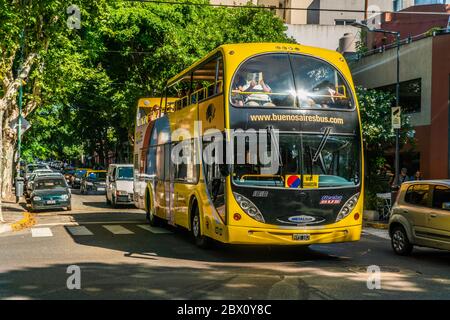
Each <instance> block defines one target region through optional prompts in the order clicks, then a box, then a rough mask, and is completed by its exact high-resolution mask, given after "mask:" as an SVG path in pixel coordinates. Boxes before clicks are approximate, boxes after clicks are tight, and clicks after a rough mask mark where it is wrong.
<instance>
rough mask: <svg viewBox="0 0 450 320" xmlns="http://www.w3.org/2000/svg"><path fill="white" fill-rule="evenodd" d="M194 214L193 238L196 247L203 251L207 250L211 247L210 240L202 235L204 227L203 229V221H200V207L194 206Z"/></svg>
mask: <svg viewBox="0 0 450 320" xmlns="http://www.w3.org/2000/svg"><path fill="white" fill-rule="evenodd" d="M194 205H195V207H194V212H193V213H194V214H193V215H192V221H191V232H192V236H193V238H194V242H195V245H196V246H197V247H199V248H202V249H207V248H209V246H210V244H211V243H210V242H211V241H210V239H209V238H208V237H207V236H205V235H202V229H201V228H202V227H201V225H202V224H201V220H200V210H199V209H198V205H196V204H194Z"/></svg>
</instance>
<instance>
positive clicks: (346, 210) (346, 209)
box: [336, 193, 359, 222]
mask: <svg viewBox="0 0 450 320" xmlns="http://www.w3.org/2000/svg"><path fill="white" fill-rule="evenodd" d="M358 198H359V193H357V194H355V195H353V196H351V197H350V199H348V200H347V202H345V204H344V206H343V207H342V208H341V211H339V214H338V215H337V218H336V222H338V221H340V220H342V219H344V218H345V217H346V216H348V215H349V214H350V212H352V210H353V208H355V206H356V204H357V203H358Z"/></svg>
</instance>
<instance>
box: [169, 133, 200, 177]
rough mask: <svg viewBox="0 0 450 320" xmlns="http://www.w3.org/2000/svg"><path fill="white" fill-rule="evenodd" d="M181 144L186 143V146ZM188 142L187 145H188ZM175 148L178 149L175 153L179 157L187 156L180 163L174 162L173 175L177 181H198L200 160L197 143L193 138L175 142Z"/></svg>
mask: <svg viewBox="0 0 450 320" xmlns="http://www.w3.org/2000/svg"><path fill="white" fill-rule="evenodd" d="M179 144H185V146H184V147H182V146H180V145H179ZM186 144H187V145H186ZM173 148H174V149H175V150H177V151H176V152H175V154H174V156H175V157H177V158H178V159H183V158H185V157H186V158H185V160H184V161H180V163H174V164H173V171H174V173H173V177H174V180H175V181H178V182H182V183H197V178H198V172H199V169H198V164H197V163H198V162H197V161H196V159H195V157H196V152H195V150H196V149H195V148H196V147H195V143H194V140H193V139H192V140H191V141H190V142H189V141H182V142H178V143H174V144H173Z"/></svg>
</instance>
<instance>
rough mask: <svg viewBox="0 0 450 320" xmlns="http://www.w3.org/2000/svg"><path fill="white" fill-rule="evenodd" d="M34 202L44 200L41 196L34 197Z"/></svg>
mask: <svg viewBox="0 0 450 320" xmlns="http://www.w3.org/2000/svg"><path fill="white" fill-rule="evenodd" d="M33 200H34V201H41V200H42V198H41V197H39V196H34V197H33Z"/></svg>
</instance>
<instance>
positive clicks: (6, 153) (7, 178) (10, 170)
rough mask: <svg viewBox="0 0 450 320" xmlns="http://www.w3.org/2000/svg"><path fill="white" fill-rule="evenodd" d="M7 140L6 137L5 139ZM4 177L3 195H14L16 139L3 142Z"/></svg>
mask: <svg viewBox="0 0 450 320" xmlns="http://www.w3.org/2000/svg"><path fill="white" fill-rule="evenodd" d="M5 140H6V139H5ZM3 145H4V147H3V157H4V161H3V179H2V197H3V198H5V197H9V196H11V195H12V185H13V178H14V151H15V149H16V148H15V141H8V140H6V141H4V142H3Z"/></svg>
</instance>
